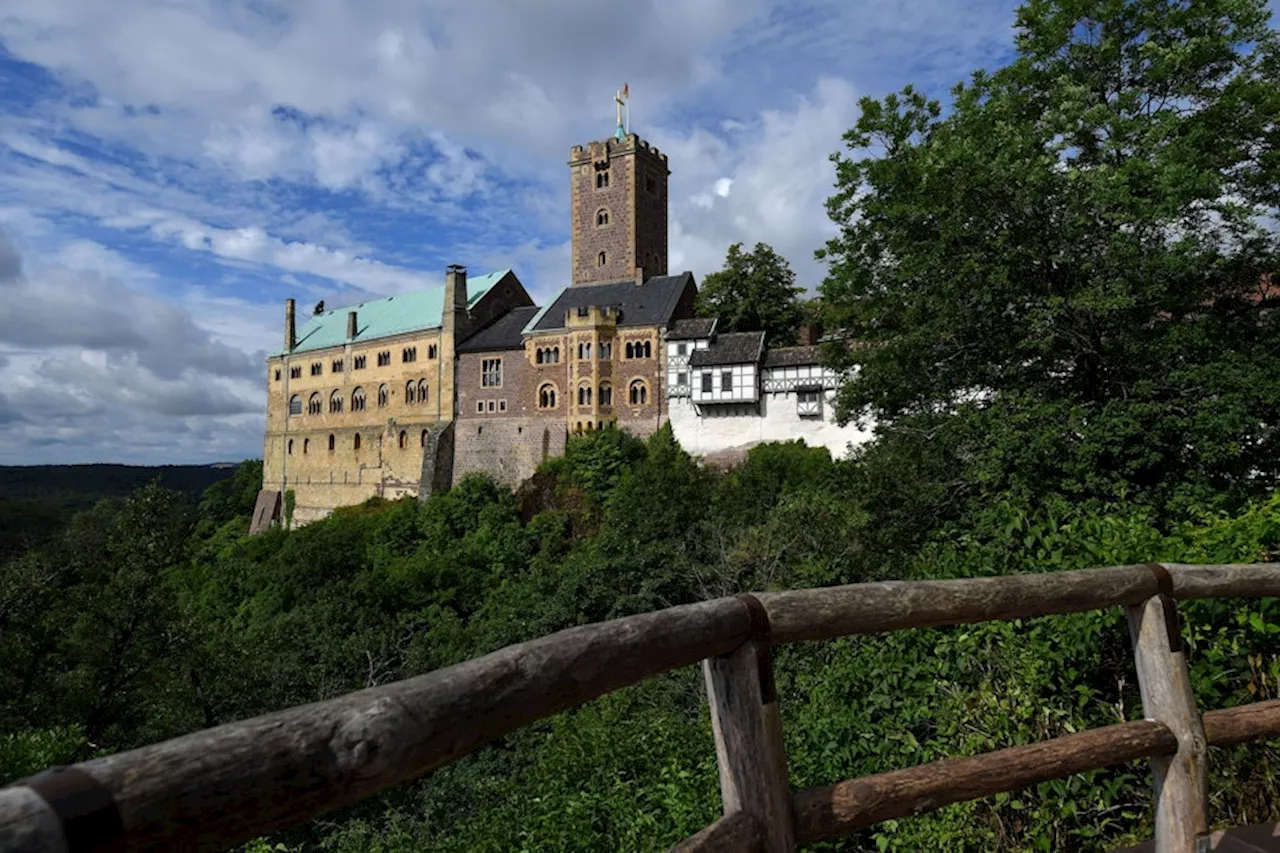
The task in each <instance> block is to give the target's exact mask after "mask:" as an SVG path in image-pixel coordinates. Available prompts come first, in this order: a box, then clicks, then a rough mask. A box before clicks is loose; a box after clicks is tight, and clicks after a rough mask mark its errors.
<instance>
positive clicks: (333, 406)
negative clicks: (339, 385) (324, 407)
mask: <svg viewBox="0 0 1280 853" xmlns="http://www.w3.org/2000/svg"><path fill="white" fill-rule="evenodd" d="M341 412H342V392H341V391H334V392H333V393H332V394H330V395H329V414H331V415H336V414H339V413H341Z"/></svg>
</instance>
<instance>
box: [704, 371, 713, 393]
mask: <svg viewBox="0 0 1280 853" xmlns="http://www.w3.org/2000/svg"><path fill="white" fill-rule="evenodd" d="M702 393H703V394H710V393H711V374H710V373H707V372H706V371H704V372H703V374H702Z"/></svg>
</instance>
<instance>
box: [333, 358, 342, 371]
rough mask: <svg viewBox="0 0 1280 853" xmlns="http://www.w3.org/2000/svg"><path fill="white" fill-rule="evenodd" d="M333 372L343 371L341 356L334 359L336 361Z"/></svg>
mask: <svg viewBox="0 0 1280 853" xmlns="http://www.w3.org/2000/svg"><path fill="white" fill-rule="evenodd" d="M333 372H334V373H341V372H342V359H340V358H338V359H334V362H333Z"/></svg>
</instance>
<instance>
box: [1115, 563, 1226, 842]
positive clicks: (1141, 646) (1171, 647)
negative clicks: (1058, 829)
mask: <svg viewBox="0 0 1280 853" xmlns="http://www.w3.org/2000/svg"><path fill="white" fill-rule="evenodd" d="M1151 568H1152V571H1153V572H1154V573H1155V575H1156V581H1157V584H1158V588H1159V589H1160V594H1159V595H1155V596H1152V597H1151V598H1148V599H1147V600H1146V601H1144V602H1143V603H1141V604H1135V605H1133V606H1131V607H1129V608H1128V617H1129V637H1130V639H1131V641H1132V643H1133V653H1134V663H1135V665H1136V669H1137V671H1138V689H1139V690H1140V691H1141V693H1142V711H1143V714H1144V716H1146V717H1147V719H1152V720H1156V721H1157V722H1160V723H1163V724H1164V725H1166V726H1168V727H1169V730H1170V731H1172V732H1173V734H1174V736H1175V737H1176V738H1177V739H1178V751H1177V752H1176V753H1175V754H1173V755H1170V756H1156V757H1153V758H1152V759H1151V773H1152V777H1153V783H1154V791H1155V845H1156V853H1195V851H1196V849H1197V837H1198V836H1201V835H1203V834H1204V833H1207V832H1208V831H1209V803H1208V787H1209V783H1208V745H1207V743H1206V741H1205V736H1204V726H1203V724H1202V722H1201V719H1200V715H1199V713H1197V711H1196V700H1195V696H1194V695H1193V694H1192V692H1191V677H1190V674H1189V673H1188V671H1187V657H1186V653H1185V652H1184V651H1183V649H1182V632H1181V629H1180V624H1179V619H1178V608H1177V604H1176V603H1175V601H1174V598H1173V595H1172V591H1173V584H1172V580H1171V578H1170V576H1169V572H1168V570H1166V569H1165V568H1164V567H1163V566H1160V565H1158V564H1154V563H1153V564H1151Z"/></svg>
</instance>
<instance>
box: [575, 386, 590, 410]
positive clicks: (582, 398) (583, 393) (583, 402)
mask: <svg viewBox="0 0 1280 853" xmlns="http://www.w3.org/2000/svg"><path fill="white" fill-rule="evenodd" d="M578 405H579V406H590V405H591V386H590V385H583V386H581V387H579V388H578Z"/></svg>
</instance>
